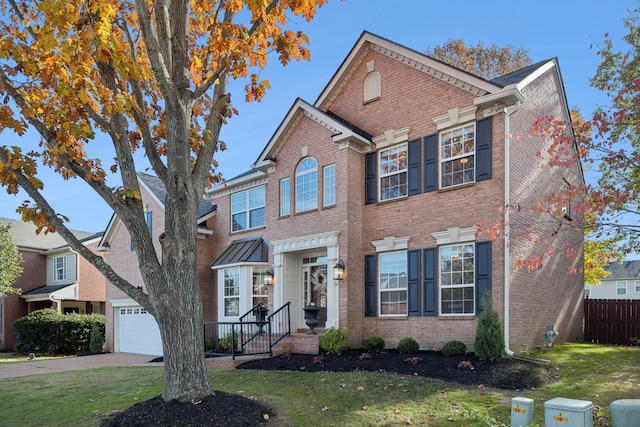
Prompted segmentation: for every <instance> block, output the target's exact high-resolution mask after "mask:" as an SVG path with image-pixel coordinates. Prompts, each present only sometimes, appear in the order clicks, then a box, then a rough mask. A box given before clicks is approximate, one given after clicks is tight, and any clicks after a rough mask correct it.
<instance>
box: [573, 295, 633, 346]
mask: <svg viewBox="0 0 640 427" xmlns="http://www.w3.org/2000/svg"><path fill="white" fill-rule="evenodd" d="M631 338H640V300H624V299H589V298H586V299H585V300H584V339H585V341H586V342H598V343H602V344H618V345H630V344H631V341H630V339H631Z"/></svg>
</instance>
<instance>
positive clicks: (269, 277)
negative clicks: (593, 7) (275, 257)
mask: <svg viewBox="0 0 640 427" xmlns="http://www.w3.org/2000/svg"><path fill="white" fill-rule="evenodd" d="M264 284H265V285H266V286H273V268H268V269H267V271H265V272H264Z"/></svg>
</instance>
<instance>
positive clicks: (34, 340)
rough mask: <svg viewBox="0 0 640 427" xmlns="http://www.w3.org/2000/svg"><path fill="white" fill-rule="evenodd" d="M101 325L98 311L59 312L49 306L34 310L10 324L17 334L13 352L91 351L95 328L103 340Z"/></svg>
mask: <svg viewBox="0 0 640 427" xmlns="http://www.w3.org/2000/svg"><path fill="white" fill-rule="evenodd" d="M104 325H105V317H104V316H103V315H102V314H77V313H69V314H61V313H58V312H57V311H56V310H54V309H52V308H45V309H44V310H36V311H34V312H31V313H29V314H28V315H26V316H25V317H21V318H20V319H18V320H16V321H15V322H14V323H13V332H14V333H15V334H16V337H17V344H16V351H17V352H18V353H39V354H79V353H87V352H89V351H94V352H95V348H96V341H97V338H96V336H95V335H96V331H95V328H96V327H97V329H98V333H99V334H100V336H101V338H102V341H104V328H105V326H104ZM92 332H93V346H92ZM92 347H93V349H92Z"/></svg>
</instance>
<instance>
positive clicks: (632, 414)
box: [609, 399, 640, 427]
mask: <svg viewBox="0 0 640 427" xmlns="http://www.w3.org/2000/svg"><path fill="white" fill-rule="evenodd" d="M609 412H610V413H611V423H612V425H613V427H638V426H639V425H640V399H620V400H614V401H613V402H611V405H609Z"/></svg>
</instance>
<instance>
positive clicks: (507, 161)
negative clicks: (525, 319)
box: [503, 102, 520, 356]
mask: <svg viewBox="0 0 640 427" xmlns="http://www.w3.org/2000/svg"><path fill="white" fill-rule="evenodd" d="M519 107H520V103H519V102H518V103H516V104H515V105H514V106H513V107H512V109H511V111H510V109H509V108H505V109H504V110H503V111H504V113H505V115H504V131H505V132H504V207H505V209H504V262H503V265H504V325H503V327H504V351H505V353H506V354H507V355H509V356H513V351H512V350H511V348H510V342H509V333H510V326H509V322H510V321H511V316H510V315H509V311H510V308H511V307H510V305H509V303H510V301H511V251H510V249H509V246H510V244H509V243H510V241H509V239H510V236H509V232H510V225H509V221H510V219H511V215H510V213H511V194H510V192H511V182H510V179H511V150H510V142H511V137H510V134H511V121H510V117H511V114H512V113H513V112H515V111H516V110H517V109H518V108H519Z"/></svg>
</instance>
